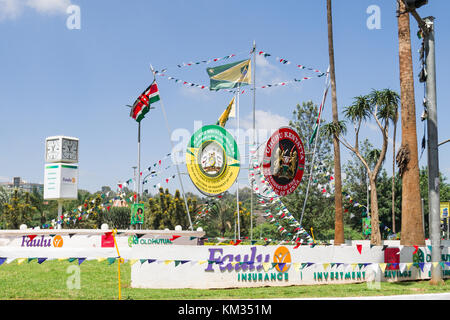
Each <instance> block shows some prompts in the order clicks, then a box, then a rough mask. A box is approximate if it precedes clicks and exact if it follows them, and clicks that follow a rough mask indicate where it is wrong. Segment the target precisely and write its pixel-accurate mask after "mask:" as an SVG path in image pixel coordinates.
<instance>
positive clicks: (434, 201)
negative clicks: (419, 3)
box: [423, 17, 442, 284]
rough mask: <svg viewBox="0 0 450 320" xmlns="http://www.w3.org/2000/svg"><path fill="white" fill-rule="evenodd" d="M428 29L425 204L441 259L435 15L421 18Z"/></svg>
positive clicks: (436, 276) (434, 254) (435, 277)
mask: <svg viewBox="0 0 450 320" xmlns="http://www.w3.org/2000/svg"><path fill="white" fill-rule="evenodd" d="M423 21H424V22H425V24H426V27H427V29H428V30H427V31H428V32H426V33H425V34H424V41H425V53H426V71H427V80H426V108H427V114H428V117H427V127H428V129H427V134H428V137H427V138H428V144H427V145H428V206H429V214H430V217H431V219H430V222H431V225H430V240H431V248H432V250H431V261H432V262H440V261H441V249H440V245H441V226H440V223H441V222H440V206H439V204H440V199H439V151H438V130H437V101H436V60H435V44H434V17H427V18H425V19H423ZM431 282H432V283H433V284H439V283H440V282H442V271H441V267H440V265H439V264H437V265H436V267H433V270H432V273H431Z"/></svg>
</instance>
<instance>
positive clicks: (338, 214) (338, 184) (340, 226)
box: [327, 0, 345, 245]
mask: <svg viewBox="0 0 450 320" xmlns="http://www.w3.org/2000/svg"><path fill="white" fill-rule="evenodd" d="M327 24H328V54H329V59H330V80H331V103H332V112H333V123H334V125H335V126H338V123H339V119H338V109H337V97H336V73H335V67H334V44H333V14H332V7H331V0H327ZM333 146H334V178H335V179H334V183H335V184H334V205H335V223H334V244H335V245H340V244H343V243H344V242H345V238H344V216H343V212H342V211H343V210H342V177H341V151H340V147H339V140H338V137H337V136H336V135H333Z"/></svg>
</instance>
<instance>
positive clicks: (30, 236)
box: [28, 234, 36, 241]
mask: <svg viewBox="0 0 450 320" xmlns="http://www.w3.org/2000/svg"><path fill="white" fill-rule="evenodd" d="M28 238H29V239H30V241H33V239H34V238H36V235H35V234H33V235H28Z"/></svg>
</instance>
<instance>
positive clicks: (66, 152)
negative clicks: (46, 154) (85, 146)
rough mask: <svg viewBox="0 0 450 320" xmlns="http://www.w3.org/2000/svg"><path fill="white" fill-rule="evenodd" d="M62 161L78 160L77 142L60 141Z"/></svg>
mask: <svg viewBox="0 0 450 320" xmlns="http://www.w3.org/2000/svg"><path fill="white" fill-rule="evenodd" d="M61 150H62V160H68V161H77V160H78V141H77V140H68V139H62V147H61Z"/></svg>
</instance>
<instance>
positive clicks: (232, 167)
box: [186, 125, 240, 196]
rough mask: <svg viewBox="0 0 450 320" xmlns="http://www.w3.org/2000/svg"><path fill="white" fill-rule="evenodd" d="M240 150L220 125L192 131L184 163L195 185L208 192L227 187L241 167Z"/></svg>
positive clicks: (220, 191) (201, 190)
mask: <svg viewBox="0 0 450 320" xmlns="http://www.w3.org/2000/svg"><path fill="white" fill-rule="evenodd" d="M239 158H240V157H239V150H238V147H237V143H236V141H235V140H234V138H233V136H232V135H231V134H230V133H229V132H228V131H226V130H225V129H224V128H222V127H221V126H217V125H208V126H204V127H202V128H201V129H200V130H198V131H197V132H195V133H194V134H193V135H192V137H191V140H190V141H189V144H188V147H187V151H186V166H187V170H188V173H189V177H190V178H191V180H192V182H193V183H194V185H195V186H196V187H197V189H198V190H199V191H200V192H202V193H203V194H205V195H207V196H215V195H218V194H221V193H223V192H225V191H227V190H228V189H229V188H230V187H231V186H232V185H233V183H234V182H235V181H236V178H237V176H238V174H239V170H240V160H239Z"/></svg>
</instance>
